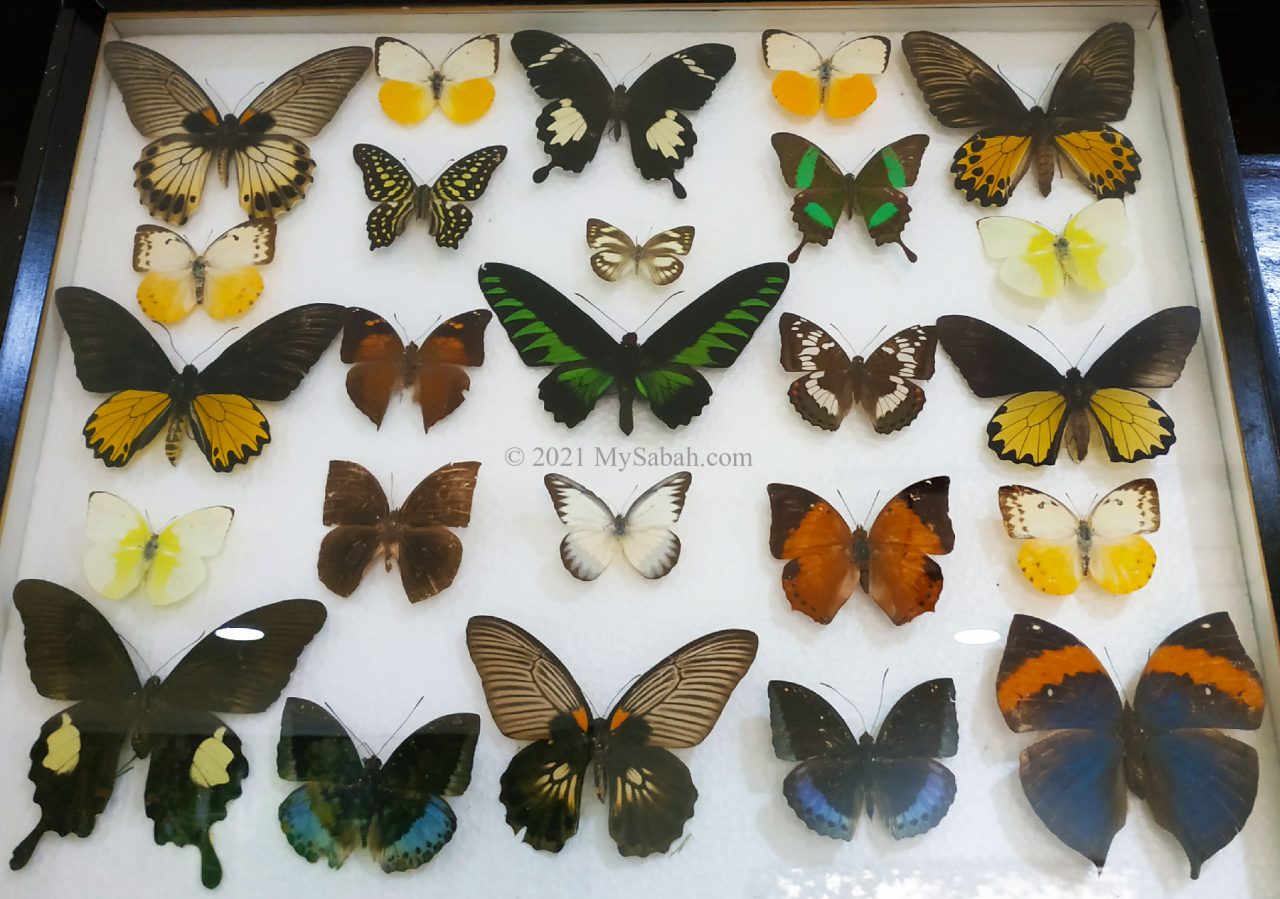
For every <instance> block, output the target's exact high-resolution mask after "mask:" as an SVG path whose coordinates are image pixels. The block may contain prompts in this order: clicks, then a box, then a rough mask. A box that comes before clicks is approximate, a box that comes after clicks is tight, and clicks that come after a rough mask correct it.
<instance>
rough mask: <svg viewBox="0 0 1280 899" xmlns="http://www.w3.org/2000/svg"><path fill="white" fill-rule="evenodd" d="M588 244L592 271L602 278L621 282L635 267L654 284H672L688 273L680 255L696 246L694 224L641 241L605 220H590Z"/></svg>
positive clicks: (588, 222)
mask: <svg viewBox="0 0 1280 899" xmlns="http://www.w3.org/2000/svg"><path fill="white" fill-rule="evenodd" d="M587 246H588V247H590V248H591V249H592V250H593V252H592V254H591V270H592V271H593V272H595V273H596V275H597V277H599V278H601V279H602V280H605V281H617V280H618V279H619V278H621V277H622V276H623V275H625V274H626V273H627V270H628V269H631V270H633V271H635V273H636V274H638V275H644V276H645V277H646V278H648V279H649V280H650V281H652V282H653V283H654V284H670V283H671V282H672V281H675V280H676V279H677V278H679V277H680V275H681V274H683V273H684V263H683V262H681V261H680V257H681V256H686V255H688V253H689V250H690V249H691V248H692V247H693V226H692V225H681V226H680V227H678V228H669V229H668V230H666V231H659V232H658V233H657V234H655V235H653V237H650V238H649V239H648V240H646V241H645V242H644V243H641V242H640V241H638V240H632V239H631V238H630V237H628V236H627V235H626V234H625V233H624V232H622V231H620V230H618V229H617V228H615V227H614V226H613V225H610V224H609V223H608V222H606V221H603V220H602V219H587Z"/></svg>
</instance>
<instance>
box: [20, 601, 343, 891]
mask: <svg viewBox="0 0 1280 899" xmlns="http://www.w3.org/2000/svg"><path fill="white" fill-rule="evenodd" d="M13 602H14V605H15V606H17V608H18V614H19V615H20V616H21V618H22V626H23V629H24V631H25V632H26V636H25V646H26V653H27V667H28V668H30V670H31V682H32V683H33V684H35V688H36V690H37V691H38V692H39V693H40V695H41V696H44V697H46V698H48V699H57V700H62V701H71V702H74V703H75V705H71V706H68V707H67V708H65V709H63V710H62V711H59V712H57V713H55V714H54V715H53V717H51V718H50V719H49V720H48V721H46V722H45V723H44V724H43V725H42V726H41V727H40V736H39V737H37V738H36V741H35V743H34V744H32V746H31V770H30V771H29V772H28V775H27V776H28V777H30V778H31V782H32V783H33V784H35V787H36V789H35V803H36V805H38V806H40V820H39V822H38V823H37V824H36V826H35V828H34V829H33V830H32V831H31V833H30V834H29V835H28V836H27V837H26V839H24V840H23V841H22V842H21V843H19V844H18V847H17V848H16V849H14V850H13V857H12V858H11V859H10V860H9V867H11V868H13V869H14V870H15V871H16V870H17V869H19V868H21V867H22V866H24V865H25V864H26V863H27V862H28V861H30V860H31V854H32V853H33V852H34V851H35V848H36V843H37V842H38V841H39V839H40V837H41V835H43V834H45V833H56V834H58V835H59V836H66V835H67V834H71V833H74V834H75V835H76V836H80V837H87V836H88V835H89V834H90V833H91V832H92V831H93V826H94V824H95V823H96V822H97V818H98V815H99V814H100V813H101V812H102V810H103V809H104V808H106V806H107V802H108V801H109V800H110V799H111V792H112V790H113V789H114V788H115V783H116V778H117V776H118V772H119V770H120V751H121V749H123V748H124V746H125V744H126V742H127V743H128V744H129V746H130V748H131V749H132V750H133V753H134V754H135V755H136V756H137V757H138V758H140V759H145V758H147V757H150V758H151V767H150V770H148V772H147V783H146V790H145V794H144V795H145V803H146V811H147V817H148V818H150V819H151V820H152V821H154V822H155V841H156V843H157V844H159V845H164V844H166V843H172V844H174V845H175V846H195V847H197V848H198V849H199V850H200V880H201V882H202V883H203V884H204V885H205V886H206V887H210V888H212V887H215V886H217V885H218V882H219V881H220V880H221V879H222V864H221V863H220V862H219V861H218V856H217V853H215V852H214V849H213V839H212V835H211V834H210V830H211V828H212V827H213V825H215V824H217V823H218V822H219V821H221V820H222V819H223V818H225V817H226V816H227V806H228V805H229V804H230V803H231V802H232V800H234V799H235V798H236V797H237V796H239V795H240V784H241V782H242V781H243V780H244V779H245V777H247V776H248V774H249V762H248V760H247V759H246V758H245V756H244V753H243V752H242V751H241V747H240V738H239V737H237V736H236V732H235V731H233V730H232V729H231V728H230V727H228V726H227V724H226V722H225V721H223V720H222V719H221V718H219V717H218V715H219V714H222V713H227V714H233V715H248V714H252V713H255V712H263V711H266V709H267V707H268V706H270V705H271V704H272V703H274V702H275V701H276V699H278V698H279V696H280V691H282V690H283V689H284V687H285V684H287V683H288V682H289V677H290V675H292V674H293V668H294V666H295V665H296V664H297V662H298V656H299V655H301V654H302V650H304V649H306V647H307V644H308V643H310V642H311V638H312V637H314V636H315V635H316V632H317V631H319V630H320V627H321V625H323V624H324V621H325V609H324V606H323V605H322V604H321V603H318V602H315V601H314V600H310V599H288V600H285V601H283V602H277V603H272V604H270V605H265V606H261V607H260V608H257V609H253V610H251V611H248V612H245V613H244V614H243V615H237V616H236V617H235V618H232V619H231V620H230V621H228V622H227V623H226V624H224V625H222V626H221V627H219V628H217V629H216V630H214V631H212V632H210V633H209V634H207V635H205V636H204V637H203V638H202V639H201V640H200V641H199V642H197V643H196V644H195V646H193V647H192V648H191V649H190V650H189V651H188V652H187V653H186V655H184V656H183V657H182V659H181V660H180V661H179V662H178V663H177V664H176V665H174V666H173V668H172V669H171V670H170V672H169V674H168V675H167V676H166V677H164V678H163V679H161V678H160V677H159V676H158V675H154V674H152V675H149V676H148V677H147V680H146V681H145V682H143V681H142V680H141V679H140V678H139V677H138V673H137V671H136V670H135V669H134V667H133V662H132V661H130V659H129V654H128V652H126V651H125V647H124V643H123V642H121V639H120V637H118V636H117V635H116V632H115V631H114V630H113V629H112V627H111V625H110V624H108V623H107V619H105V618H103V617H102V614H101V613H100V612H99V611H98V610H97V609H95V608H94V607H93V606H92V605H90V604H89V603H88V602H86V601H85V600H84V599H82V598H80V597H79V596H77V595H76V594H74V593H72V592H71V591H70V590H68V589H66V588H65V587H59V586H58V585H57V584H51V583H49V582H48V581H39V580H24V581H19V582H18V585H17V586H16V587H14V588H13Z"/></svg>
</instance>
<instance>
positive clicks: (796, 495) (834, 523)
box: [768, 476, 955, 624]
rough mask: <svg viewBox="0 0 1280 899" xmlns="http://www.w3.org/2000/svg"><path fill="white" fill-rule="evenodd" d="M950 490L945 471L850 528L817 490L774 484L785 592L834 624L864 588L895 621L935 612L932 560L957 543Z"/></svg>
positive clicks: (936, 573) (938, 583) (775, 549)
mask: <svg viewBox="0 0 1280 899" xmlns="http://www.w3.org/2000/svg"><path fill="white" fill-rule="evenodd" d="M950 487H951V479H950V478H948V477H945V476H942V477H936V478H929V479H928V480H924V481H920V482H918V483H915V484H912V485H911V486H910V487H907V488H906V489H905V490H903V491H902V492H901V493H899V494H898V495H897V496H895V497H894V498H893V499H891V500H889V502H887V503H885V505H884V508H882V509H881V510H880V513H879V514H878V515H877V516H876V518H875V521H874V522H872V524H871V528H870V530H868V529H865V528H863V527H862V526H861V525H859V526H858V527H857V529H856V530H850V529H849V525H848V524H847V523H846V522H845V520H844V518H843V517H842V516H841V515H840V513H839V512H837V511H836V510H835V507H834V506H832V505H831V503H829V502H827V501H826V500H825V499H823V498H822V497H820V496H818V495H817V494H815V493H812V492H810V491H808V490H805V489H804V488H803V487H795V486H793V485H791V484H770V485H769V487H768V490H769V505H770V507H771V509H772V513H773V520H772V525H771V527H770V530H769V550H770V551H771V552H772V553H773V557H774V558H775V559H786V560H787V564H786V566H785V567H784V568H783V569H782V589H783V592H784V593H785V594H786V596H787V599H788V600H789V601H790V603H791V608H793V609H795V610H796V611H797V612H803V613H804V614H806V615H808V616H809V617H810V618H812V619H813V620H814V621H816V622H818V623H819V624H829V623H830V622H831V619H833V618H835V616H836V613H837V612H838V611H840V608H841V606H843V605H844V604H845V601H846V600H848V599H849V597H850V596H852V595H853V590H854V587H857V586H859V585H861V587H862V589H863V591H864V592H865V593H867V594H868V595H869V596H870V597H871V598H872V599H873V600H874V601H875V603H876V605H878V606H879V607H880V609H881V611H883V612H884V613H885V614H886V615H888V616H889V618H890V620H891V621H893V623H894V624H906V623H907V622H909V621H911V620H912V619H914V618H915V617H916V616H918V615H921V614H923V613H925V612H931V611H933V608H934V606H936V605H937V603H938V597H939V596H940V595H941V594H942V569H941V568H940V567H939V566H938V563H937V562H935V561H934V560H933V559H931V558H929V557H930V556H939V555H945V554H946V553H949V552H951V549H952V547H953V546H954V545H955V533H954V531H952V529H951V517H950V515H949V513H948V498H949V493H950Z"/></svg>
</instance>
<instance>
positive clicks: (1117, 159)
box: [902, 22, 1142, 206]
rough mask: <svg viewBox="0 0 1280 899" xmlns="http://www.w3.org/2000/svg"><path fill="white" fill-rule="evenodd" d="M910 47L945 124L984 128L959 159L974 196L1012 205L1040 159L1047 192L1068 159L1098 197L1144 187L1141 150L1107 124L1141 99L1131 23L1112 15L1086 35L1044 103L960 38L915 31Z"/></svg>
mask: <svg viewBox="0 0 1280 899" xmlns="http://www.w3.org/2000/svg"><path fill="white" fill-rule="evenodd" d="M902 52H903V53H904V54H905V55H906V57H907V64H908V65H909V66H911V72H912V74H913V75H915V77H916V82H917V83H919V85H920V90H921V91H923V92H924V99H925V102H926V103H928V104H929V111H930V112H932V113H933V114H934V115H935V116H937V118H938V121H939V122H941V123H942V124H943V125H946V126H947V127H948V128H973V129H976V133H975V134H974V135H973V136H972V137H970V138H969V139H968V140H967V141H965V142H964V143H963V144H961V145H960V149H958V150H956V154H955V161H954V162H953V163H952V164H951V171H952V173H953V174H954V175H955V176H956V187H957V188H958V189H959V190H962V191H964V195H965V198H966V199H968V200H975V199H976V200H977V201H978V202H979V203H981V204H982V205H983V206H993V205H994V206H1003V205H1004V204H1005V203H1007V202H1008V201H1009V197H1010V196H1011V195H1012V194H1013V189H1014V188H1015V187H1017V186H1018V182H1019V181H1020V180H1022V176H1023V175H1024V174H1025V173H1026V171H1027V169H1028V168H1030V167H1031V166H1033V165H1034V166H1035V170H1036V180H1037V181H1038V182H1039V184H1040V193H1042V194H1044V195H1045V196H1048V195H1049V189H1050V188H1051V187H1052V186H1053V175H1054V170H1055V169H1056V168H1057V164H1056V163H1057V161H1058V160H1059V159H1060V160H1062V162H1064V163H1065V164H1066V165H1067V166H1068V167H1069V168H1070V169H1071V170H1072V171H1073V172H1075V173H1076V176H1077V177H1078V178H1079V179H1080V181H1081V182H1082V183H1083V184H1084V185H1085V186H1086V187H1088V188H1089V189H1090V190H1091V191H1093V193H1094V194H1095V195H1096V196H1097V197H1098V198H1099V199H1103V198H1106V197H1123V196H1124V195H1125V194H1131V193H1133V192H1134V191H1135V190H1136V189H1137V185H1136V183H1135V182H1137V180H1138V179H1139V178H1140V177H1141V173H1140V172H1139V171H1138V163H1140V162H1141V161H1142V157H1140V156H1139V155H1138V154H1137V152H1136V151H1135V150H1134V149H1133V144H1132V143H1130V142H1129V138H1127V137H1125V136H1124V135H1123V134H1121V133H1120V132H1119V131H1116V130H1115V129H1114V128H1112V127H1111V126H1110V125H1108V124H1107V122H1115V121H1119V120H1121V119H1123V118H1124V117H1125V116H1126V115H1128V113H1129V103H1130V102H1131V101H1132V100H1133V28H1132V27H1131V26H1129V25H1126V24H1124V23H1123V22H1112V23H1111V24H1110V25H1104V26H1102V27H1101V28H1099V29H1098V30H1097V31H1095V32H1094V33H1093V34H1091V35H1090V36H1089V37H1088V38H1086V39H1085V41H1084V43H1082V44H1081V45H1080V47H1079V48H1078V49H1077V50H1076V52H1075V54H1074V55H1073V56H1072V57H1071V59H1070V60H1068V61H1067V64H1066V65H1065V66H1064V67H1063V69H1062V74H1061V75H1059V76H1058V81H1057V83H1056V84H1055V85H1054V86H1053V93H1052V94H1050V95H1049V105H1048V107H1047V108H1045V109H1041V108H1040V107H1039V106H1033V107H1031V108H1030V109H1027V108H1026V106H1024V105H1023V104H1022V101H1021V100H1019V99H1018V95H1017V94H1016V93H1015V92H1014V89H1013V88H1012V87H1011V86H1010V85H1009V82H1007V81H1006V80H1005V79H1004V78H1002V77H1001V76H1000V75H999V74H997V73H996V71H995V69H993V68H991V66H989V65H987V64H986V63H985V62H983V61H982V60H981V59H979V58H978V57H977V56H975V55H974V54H973V53H972V52H970V51H969V50H967V49H965V48H964V47H962V46H960V45H959V44H957V43H956V42H955V41H953V40H951V38H948V37H943V36H942V35H940V34H934V33H933V32H931V31H910V32H907V34H905V35H903V38H902Z"/></svg>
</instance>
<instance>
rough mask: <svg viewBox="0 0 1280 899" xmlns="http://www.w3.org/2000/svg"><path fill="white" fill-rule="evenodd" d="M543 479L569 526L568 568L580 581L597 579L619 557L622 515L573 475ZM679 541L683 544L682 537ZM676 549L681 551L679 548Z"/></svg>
mask: <svg viewBox="0 0 1280 899" xmlns="http://www.w3.org/2000/svg"><path fill="white" fill-rule="evenodd" d="M543 483H544V484H545V485H546V488H547V493H549V494H551V502H552V504H553V505H554V506H555V509H556V515H558V516H559V517H560V521H562V522H563V523H564V525H565V527H567V528H568V529H569V532H568V533H567V534H565V535H564V539H563V540H561V541H560V561H561V562H562V563H563V564H564V569H565V571H567V572H569V573H570V574H571V575H573V576H574V577H576V578H577V579H578V580H580V581H594V580H595V579H596V578H598V577H599V576H600V575H601V574H603V573H604V570H605V569H606V568H608V567H609V566H610V565H611V564H612V563H613V561H614V559H616V558H617V557H618V553H619V551H620V545H619V544H620V543H621V542H622V541H621V538H620V537H619V536H618V517H617V516H616V515H615V514H614V511H613V509H611V508H609V504H608V503H606V502H605V501H604V500H602V499H601V498H600V497H598V496H596V494H594V493H593V492H591V491H590V490H588V489H587V488H586V487H584V486H582V485H581V484H579V483H578V482H577V481H575V480H573V479H571V478H566V477H565V476H564V475H562V474H554V473H553V474H549V475H547V476H546V477H545V478H544V479H543ZM672 537H673V538H674V537H675V535H674V534H672ZM676 545H677V546H679V541H678V539H677V542H676ZM676 552H677V555H678V553H679V550H678V549H677V551H676ZM672 564H675V563H674V562H673V563H672ZM663 573H664V574H665V573H666V572H663Z"/></svg>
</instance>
